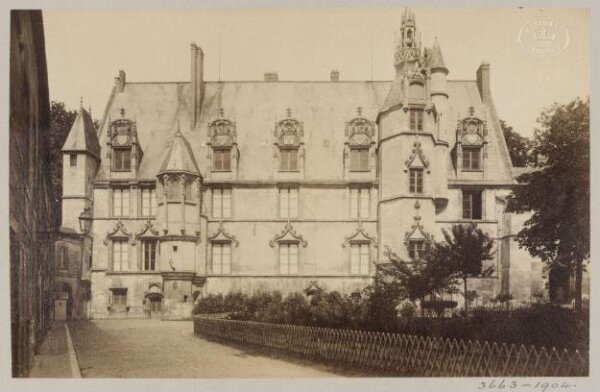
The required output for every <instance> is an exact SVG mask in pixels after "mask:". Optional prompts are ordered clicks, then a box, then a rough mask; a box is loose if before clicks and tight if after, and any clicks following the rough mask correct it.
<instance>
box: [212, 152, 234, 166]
mask: <svg viewBox="0 0 600 392" xmlns="http://www.w3.org/2000/svg"><path fill="white" fill-rule="evenodd" d="M213 170H214V171H230V170H231V148H215V149H214V150H213Z"/></svg>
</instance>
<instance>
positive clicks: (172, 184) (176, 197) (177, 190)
mask: <svg viewBox="0 0 600 392" xmlns="http://www.w3.org/2000/svg"><path fill="white" fill-rule="evenodd" d="M181 187H182V180H180V179H172V180H170V181H169V182H168V188H167V200H168V201H181Z"/></svg>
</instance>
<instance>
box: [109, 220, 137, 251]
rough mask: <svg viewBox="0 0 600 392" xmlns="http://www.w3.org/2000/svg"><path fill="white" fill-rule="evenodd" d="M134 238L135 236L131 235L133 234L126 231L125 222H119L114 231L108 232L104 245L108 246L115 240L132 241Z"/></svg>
mask: <svg viewBox="0 0 600 392" xmlns="http://www.w3.org/2000/svg"><path fill="white" fill-rule="evenodd" d="M132 238H133V236H132V235H131V233H129V232H127V230H125V225H124V224H123V222H121V221H118V222H117V224H116V225H115V228H114V229H113V231H111V232H108V233H107V234H106V239H105V240H104V245H108V244H109V242H110V241H115V240H126V241H131V240H132Z"/></svg>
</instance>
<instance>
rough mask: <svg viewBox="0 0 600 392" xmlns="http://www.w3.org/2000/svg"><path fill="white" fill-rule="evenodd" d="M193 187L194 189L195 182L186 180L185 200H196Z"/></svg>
mask: <svg viewBox="0 0 600 392" xmlns="http://www.w3.org/2000/svg"><path fill="white" fill-rule="evenodd" d="M193 189H194V183H193V182H192V181H186V182H185V184H184V188H183V194H184V196H185V201H187V202H193V201H194V195H193Z"/></svg>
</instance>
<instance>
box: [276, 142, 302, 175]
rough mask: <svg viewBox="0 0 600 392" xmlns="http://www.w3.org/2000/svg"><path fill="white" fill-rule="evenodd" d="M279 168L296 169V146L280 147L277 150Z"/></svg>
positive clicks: (284, 169)
mask: <svg viewBox="0 0 600 392" xmlns="http://www.w3.org/2000/svg"><path fill="white" fill-rule="evenodd" d="M279 170H280V171H298V148H294V147H282V148H281V151H279Z"/></svg>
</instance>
